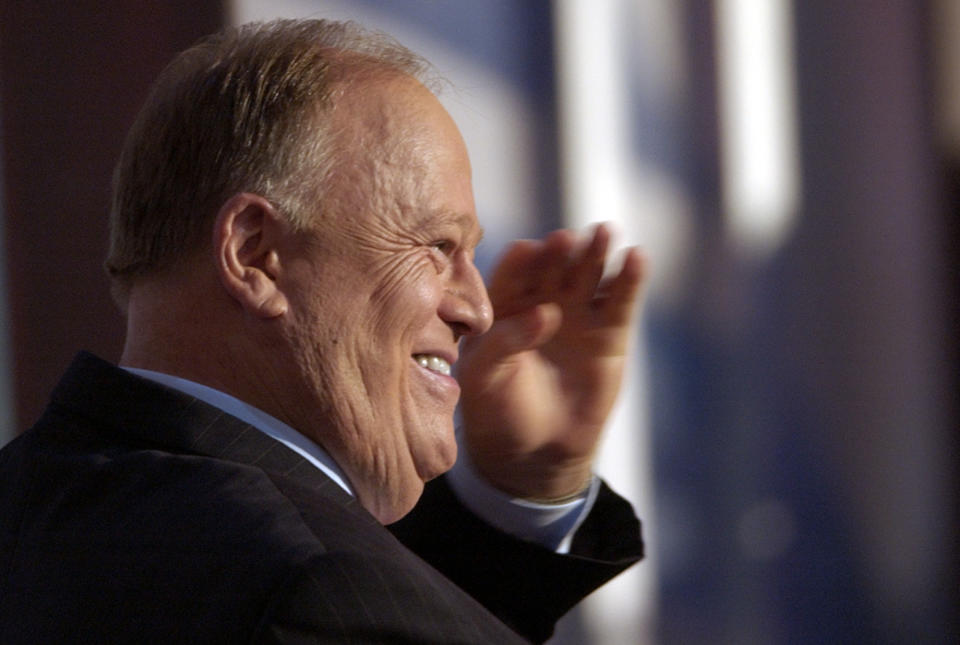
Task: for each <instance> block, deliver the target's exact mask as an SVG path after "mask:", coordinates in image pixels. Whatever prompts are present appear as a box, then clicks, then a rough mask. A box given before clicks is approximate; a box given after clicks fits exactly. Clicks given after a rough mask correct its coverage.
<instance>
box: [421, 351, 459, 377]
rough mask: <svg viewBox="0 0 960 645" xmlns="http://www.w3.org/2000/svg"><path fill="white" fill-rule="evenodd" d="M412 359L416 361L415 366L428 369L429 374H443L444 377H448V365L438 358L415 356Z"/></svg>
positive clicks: (427, 355) (424, 355) (426, 355)
mask: <svg viewBox="0 0 960 645" xmlns="http://www.w3.org/2000/svg"><path fill="white" fill-rule="evenodd" d="M413 358H414V359H415V360H416V361H417V364H418V365H420V367H423V368H425V369H428V370H430V371H431V372H437V373H438V374H443V375H444V376H450V363H448V362H447V361H445V360H443V359H442V358H440V357H439V356H431V355H429V354H417V355H416V356H414V357H413Z"/></svg>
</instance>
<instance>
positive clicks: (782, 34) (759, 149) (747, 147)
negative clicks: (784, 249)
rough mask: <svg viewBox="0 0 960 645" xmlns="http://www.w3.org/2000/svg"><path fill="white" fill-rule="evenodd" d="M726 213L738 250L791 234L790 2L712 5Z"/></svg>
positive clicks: (794, 198) (769, 247)
mask: <svg viewBox="0 0 960 645" xmlns="http://www.w3.org/2000/svg"><path fill="white" fill-rule="evenodd" d="M715 7H716V21H717V22H716V26H717V59H718V63H719V64H718V68H719V69H718V74H719V88H718V90H719V111H720V140H721V154H722V168H721V174H722V179H723V207H724V212H725V214H726V217H727V232H728V235H729V236H730V238H731V241H732V242H733V243H734V245H735V247H736V248H737V249H738V250H741V251H743V252H746V253H748V254H750V255H754V256H760V257H766V256H768V255H769V254H770V253H772V252H773V251H775V250H776V249H777V248H778V247H779V246H780V244H781V243H782V242H783V240H784V239H785V238H786V236H787V235H788V234H789V232H790V229H791V225H792V224H793V221H794V219H795V217H796V214H797V209H798V202H799V196H798V195H799V186H798V184H799V178H798V170H797V165H798V162H797V143H796V140H797V134H796V116H795V97H794V75H793V37H792V31H793V30H792V20H791V15H792V6H791V2H790V0H717V2H716V4H715Z"/></svg>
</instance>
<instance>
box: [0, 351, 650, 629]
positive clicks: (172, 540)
mask: <svg viewBox="0 0 960 645" xmlns="http://www.w3.org/2000/svg"><path fill="white" fill-rule="evenodd" d="M603 500H605V501H603ZM623 504H624V503H623V502H622V501H621V500H619V498H616V497H615V496H613V494H612V493H609V491H605V492H604V495H603V496H602V501H601V503H600V504H599V505H598V506H600V507H601V512H599V513H597V512H594V513H593V514H591V516H590V518H589V519H588V521H587V523H586V524H587V527H588V528H587V530H585V531H584V532H583V533H584V536H585V537H584V538H583V539H581V538H580V534H578V536H577V538H578V540H577V542H576V543H575V550H579V553H578V554H577V555H573V556H558V555H556V554H553V553H550V552H548V551H546V550H545V549H540V548H539V547H537V546H535V545H531V544H527V543H524V542H520V541H518V540H514V539H512V538H509V537H507V536H505V535H502V534H500V533H499V532H497V531H495V530H493V529H490V528H489V527H487V526H486V525H484V524H483V523H482V522H480V521H479V520H477V519H476V518H475V517H473V516H472V515H470V514H469V513H468V512H466V511H465V510H463V508H462V507H460V506H459V505H458V504H457V503H456V501H455V500H454V498H453V496H452V495H451V494H450V492H449V490H448V489H446V487H445V486H444V485H443V483H442V482H441V483H440V484H439V485H437V486H435V487H431V488H430V489H429V492H428V493H427V495H425V499H424V504H423V508H420V507H419V506H418V509H417V511H416V512H415V513H413V514H411V516H410V517H409V519H406V520H404V521H403V522H401V523H400V524H398V525H396V526H395V527H393V529H394V532H395V533H396V534H397V536H399V537H400V538H401V539H402V540H404V541H405V542H407V544H408V545H409V546H410V548H412V549H413V550H415V551H417V552H419V553H420V555H421V556H423V557H424V558H426V559H427V560H430V561H432V562H433V564H434V565H436V567H438V568H439V569H441V570H442V571H443V574H441V573H440V572H439V571H438V570H437V568H435V567H434V566H431V565H430V564H427V563H426V562H425V561H424V560H423V559H421V557H419V556H418V555H415V554H414V552H413V551H411V550H410V548H407V547H405V546H404V545H403V544H402V543H401V542H400V541H398V540H397V539H396V538H395V537H394V535H392V534H391V533H390V532H389V531H388V530H386V529H384V527H382V526H381V525H380V524H379V523H377V521H376V520H375V519H374V518H373V517H372V516H371V515H369V514H368V513H367V512H366V511H365V510H364V509H363V508H362V507H360V505H359V504H358V503H357V502H356V501H355V500H354V499H353V498H351V497H350V496H349V495H347V494H346V493H345V492H343V490H342V489H340V488H339V487H338V486H337V485H336V484H335V483H334V482H332V481H331V480H330V479H328V478H327V477H326V476H325V475H323V474H322V473H321V472H320V471H318V470H317V469H316V468H314V467H313V466H311V465H310V464H309V463H307V462H306V461H305V460H304V459H302V458H301V457H300V456H299V455H297V454H296V453H294V452H292V451H290V450H288V449H287V448H286V447H284V446H283V445H281V444H279V443H278V442H276V441H274V440H273V439H271V438H269V437H267V436H266V435H264V434H262V433H261V432H259V431H257V430H256V429H254V428H252V427H250V426H248V425H247V424H245V423H244V422H242V421H240V420H238V419H235V418H233V417H231V416H230V415H227V414H226V413H223V412H221V411H220V410H218V409H216V408H213V407H211V406H208V405H206V404H204V403H202V402H200V401H197V400H195V399H192V398H191V397H188V396H185V395H183V394H181V393H179V392H174V391H172V390H168V389H166V388H163V387H162V386H158V385H156V384H153V383H150V382H147V381H144V380H141V379H139V378H137V377H134V376H132V375H130V374H128V373H126V372H124V371H122V370H119V369H117V368H115V367H113V366H112V365H109V364H108V363H105V362H103V361H101V360H99V359H97V358H95V357H93V356H90V355H81V356H79V357H78V358H77V360H75V362H74V364H73V365H72V366H71V368H70V370H68V372H67V374H66V375H65V376H64V378H63V380H62V381H61V383H60V384H59V385H58V387H57V389H56V390H55V391H54V393H53V396H52V399H51V403H50V406H49V407H48V409H47V411H46V412H45V414H44V415H43V417H42V418H41V419H40V421H39V422H38V423H37V424H36V425H35V426H34V427H33V428H32V429H31V430H30V431H28V432H26V433H24V434H23V435H21V436H20V437H18V438H17V439H16V440H15V441H13V442H11V444H10V445H9V446H7V447H6V448H5V449H4V450H3V451H2V452H0V642H2V643H6V644H14V643H54V642H56V643H63V642H98V643H100V642H102V643H108V642H109V643H115V642H128V643H160V642H162V643H191V642H198V643H239V642H256V643H500V644H504V645H506V644H508V643H520V642H524V641H523V639H522V638H521V637H520V636H518V632H519V633H522V634H523V635H524V636H526V637H527V638H531V639H534V640H541V639H543V638H546V637H547V636H548V635H549V633H550V631H551V629H552V624H553V622H554V621H555V620H556V619H557V618H558V617H559V616H560V615H561V614H562V613H563V612H565V611H566V610H567V609H568V608H569V607H570V606H571V605H572V604H573V603H575V602H576V601H577V600H579V598H580V597H582V596H583V595H585V594H586V593H589V591H590V590H592V589H593V588H594V587H596V586H597V585H599V584H602V582H603V581H605V580H606V579H608V578H609V577H612V576H613V575H615V574H616V573H617V572H619V571H620V570H622V569H623V568H625V567H626V566H628V565H629V563H631V562H632V561H635V560H636V559H637V558H638V557H639V549H640V542H639V531H638V527H637V525H636V520H635V519H634V520H632V522H633V524H631V520H630V518H632V512H631V513H629V518H628V517H627V516H626V515H623V513H622V511H623V508H622V506H623ZM604 507H609V508H607V511H606V512H603V508H604ZM611 509H613V512H612V515H613V516H617V515H618V513H619V514H620V515H622V517H620V519H619V520H617V521H616V522H615V524H616V525H617V527H619V528H618V529H616V530H618V531H619V532H620V533H619V537H617V538H616V539H613V540H610V539H607V538H609V535H610V532H611V527H612V526H613V525H612V524H611V523H610V521H609V518H610V516H611ZM618 509H619V510H618ZM438 511H439V512H438ZM594 516H597V518H599V519H595V518H594ZM604 517H606V518H607V519H603V518H604ZM591 526H592V528H590V527H591ZM615 532H616V531H615ZM591 535H593V536H594V537H590V536H591ZM596 536H606V537H604V538H603V539H601V540H600V542H603V543H602V544H601V543H598V540H597V537H596ZM630 538H632V540H631V539H630ZM478 554H479V555H478ZM451 580H453V581H455V582H456V584H455V583H454V582H452V581H451ZM561 587H562V589H561ZM465 590H466V591H465ZM471 594H472V596H471ZM484 605H486V607H485V606H484ZM495 614H496V616H495ZM508 624H509V625H510V627H507V625H508ZM511 628H512V629H511Z"/></svg>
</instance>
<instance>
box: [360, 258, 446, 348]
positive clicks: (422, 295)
mask: <svg viewBox="0 0 960 645" xmlns="http://www.w3.org/2000/svg"><path fill="white" fill-rule="evenodd" d="M439 278H440V276H439V275H437V271H436V268H435V266H434V265H433V263H432V262H430V261H429V260H421V261H416V262H407V263H403V265H402V266H396V267H395V270H394V271H392V272H391V273H390V275H388V276H386V277H385V279H382V280H381V281H379V283H378V284H379V287H378V288H377V289H376V290H375V291H374V293H373V296H372V299H371V312H372V313H373V317H374V320H375V327H376V329H378V330H379V331H380V333H382V334H383V337H384V338H390V337H396V336H397V335H398V334H407V333H417V332H420V331H423V329H424V326H425V325H428V324H429V323H430V321H431V319H432V318H433V317H435V316H436V313H437V310H438V307H439V303H440V299H441V297H442V294H443V288H442V284H441V281H440V279H439Z"/></svg>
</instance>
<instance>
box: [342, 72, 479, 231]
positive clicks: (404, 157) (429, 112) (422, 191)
mask: <svg viewBox="0 0 960 645" xmlns="http://www.w3.org/2000/svg"><path fill="white" fill-rule="evenodd" d="M335 118H336V120H337V126H338V127H337V130H338V132H339V134H340V138H339V141H340V146H341V154H340V158H341V163H339V164H338V168H337V169H336V171H335V173H334V174H335V176H334V177H331V179H333V181H334V183H333V184H328V185H330V186H331V187H333V190H334V191H335V192H337V193H338V194H339V195H341V196H344V195H346V194H352V196H353V197H352V199H350V200H349V201H350V202H352V203H353V204H357V205H359V204H362V203H366V204H369V205H371V206H373V207H374V208H373V209H372V210H374V211H375V212H379V213H380V214H388V213H391V212H393V213H395V214H397V215H400V214H402V219H403V220H404V223H405V225H408V226H436V225H440V224H448V225H455V226H457V227H458V228H460V229H462V230H465V231H469V232H470V233H471V235H472V236H473V237H475V238H476V239H477V240H479V237H480V235H481V232H480V227H479V224H478V223H477V221H476V212H475V208H474V203H473V187H472V183H471V169H470V161H469V157H468V155H467V151H466V145H465V144H464V142H463V138H462V137H461V136H460V131H459V130H458V129H457V127H456V124H455V123H454V122H453V119H452V118H451V117H450V115H449V114H448V113H447V111H446V110H445V109H444V108H443V106H442V105H441V104H440V102H439V101H438V100H437V99H436V97H435V96H434V95H433V94H432V93H431V92H430V91H429V90H428V89H427V88H425V87H424V86H423V85H422V84H420V83H419V82H418V81H416V80H414V79H412V78H410V77H406V76H400V75H398V74H393V75H392V76H381V77H378V78H375V79H366V80H362V81H353V82H352V83H351V87H349V88H345V90H344V92H343V94H342V95H341V100H340V101H338V104H337V106H336V114H335ZM371 202H373V203H371Z"/></svg>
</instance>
